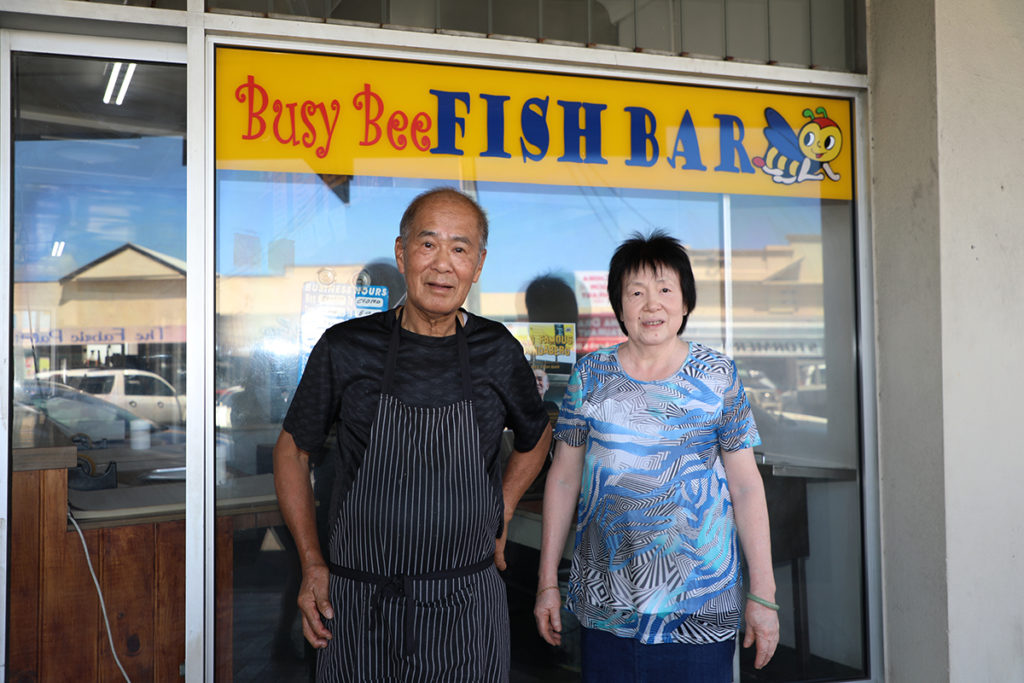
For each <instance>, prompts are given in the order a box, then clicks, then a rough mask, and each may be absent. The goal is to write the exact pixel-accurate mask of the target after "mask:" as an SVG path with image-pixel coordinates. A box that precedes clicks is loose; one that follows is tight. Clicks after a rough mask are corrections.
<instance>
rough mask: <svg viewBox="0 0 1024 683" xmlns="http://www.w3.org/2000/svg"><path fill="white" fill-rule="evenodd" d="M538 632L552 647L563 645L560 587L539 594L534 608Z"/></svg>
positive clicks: (547, 589) (550, 588) (548, 588)
mask: <svg viewBox="0 0 1024 683" xmlns="http://www.w3.org/2000/svg"><path fill="white" fill-rule="evenodd" d="M533 616H534V618H535V619H536V620H537V631H539V632H540V636H541V638H543V639H544V640H546V641H547V642H548V643H549V644H551V645H561V644H562V593H561V591H559V590H558V586H549V587H547V588H546V589H542V590H541V592H540V593H538V594H537V602H536V603H535V604H534V607H533Z"/></svg>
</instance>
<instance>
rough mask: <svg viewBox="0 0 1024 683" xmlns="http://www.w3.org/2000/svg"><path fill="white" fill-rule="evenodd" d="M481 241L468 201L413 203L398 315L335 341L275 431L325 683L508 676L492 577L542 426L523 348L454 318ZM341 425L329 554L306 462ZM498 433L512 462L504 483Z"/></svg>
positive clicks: (467, 317)
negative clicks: (510, 434) (511, 441)
mask: <svg viewBox="0 0 1024 683" xmlns="http://www.w3.org/2000/svg"><path fill="white" fill-rule="evenodd" d="M486 246H487V218H486V216H485V215H484V212H483V211H482V210H481V209H480V207H479V206H478V205H477V204H476V202H474V201H473V200H472V199H470V198H469V197H467V196H466V195H464V194H462V193H460V192H457V191H456V190H453V189H449V188H441V189H436V190H431V191H429V192H426V193H424V194H422V195H420V196H419V197H417V198H416V199H415V200H413V202H412V203H411V204H410V205H409V207H408V209H406V211H405V214H404V216H403V217H402V222H401V231H400V235H399V237H398V238H397V239H396V240H395V260H396V261H397V263H398V269H399V270H400V271H401V272H402V274H403V276H404V277H405V281H406V285H407V294H406V300H405V304H404V305H403V306H400V307H398V308H396V309H393V310H390V311H386V312H383V313H378V314H376V315H372V316H368V317H365V318H357V319H354V320H349V321H346V322H344V323H341V324H338V325H335V326H334V327H331V328H330V329H329V330H327V331H326V332H325V333H324V335H323V337H322V338H321V339H320V341H319V342H318V343H317V345H316V346H315V348H314V349H313V352H312V354H311V355H310V358H309V362H308V364H307V366H306V369H305V372H304V373H303V376H302V380H301V381H300V383H299V387H298V389H297V390H296V393H295V397H294V399H293V400H292V404H291V407H290V409H289V411H288V415H287V416H286V418H285V420H284V425H283V429H282V430H281V434H280V436H279V437H278V441H277V445H276V446H275V448H274V483H275V487H276V489H277V497H278V501H279V503H280V507H281V512H282V514H283V516H284V519H285V522H286V523H287V524H288V528H289V529H290V530H291V532H292V535H293V536H294V537H295V541H296V545H297V548H298V552H299V555H300V560H301V563H302V587H301V589H300V591H299V598H298V603H299V608H300V610H301V611H302V616H303V633H304V634H305V636H306V639H307V640H308V641H309V642H310V643H311V644H312V645H313V646H314V647H316V648H320V652H319V654H318V661H317V678H318V680H320V681H342V680H343V681H368V680H375V681H377V680H379V681H430V682H434V681H455V680H458V681H488V682H490V681H503V680H507V678H508V669H509V661H508V660H509V653H508V641H509V625H508V614H507V606H506V601H505V587H504V584H503V582H502V580H501V577H500V576H499V575H498V571H497V570H498V569H504V568H505V561H504V557H503V550H504V546H505V530H506V528H507V525H508V522H509V520H510V519H511V517H512V512H513V510H514V509H515V506H516V503H518V501H519V499H520V497H521V496H522V494H523V492H524V491H525V490H526V489H527V488H528V487H529V485H530V483H531V482H532V481H533V479H534V477H535V476H536V475H537V472H538V471H539V469H540V467H541V465H542V464H543V461H544V456H545V454H546V453H547V451H548V446H549V443H550V439H551V428H550V426H549V423H548V416H547V414H546V413H545V410H544V407H543V405H542V403H541V401H540V398H539V397H538V395H537V389H536V385H535V381H534V376H533V373H532V372H531V370H530V366H529V364H528V363H527V362H526V359H525V357H524V355H523V350H522V347H521V346H520V345H519V343H518V342H517V341H516V340H515V338H514V337H512V335H511V334H509V333H508V331H507V330H506V329H505V328H504V326H502V325H500V324H498V323H495V322H493V321H490V320H487V319H485V318H481V317H478V316H475V315H473V314H470V313H467V312H466V311H464V310H462V309H461V306H462V304H463V303H464V302H465V300H466V296H467V294H468V293H469V289H470V287H471V286H472V284H473V283H474V282H476V281H477V279H478V278H479V277H480V272H481V270H482V269H483V265H484V257H485V256H486V254H487V250H486ZM335 424H336V426H337V434H338V442H339V451H340V462H337V463H336V472H337V474H336V480H335V484H334V490H333V493H332V496H331V505H330V517H329V519H330V537H329V539H328V541H327V542H328V547H327V553H326V559H325V555H324V553H323V551H322V549H321V546H320V542H319V540H318V537H317V532H316V522H315V515H314V504H313V495H312V490H311V487H310V482H309V459H310V453H317V452H319V451H320V450H321V448H322V445H323V442H324V440H325V437H326V435H327V433H328V432H329V431H330V429H331V427H332V426H335ZM506 426H507V427H509V428H511V429H512V430H513V431H514V433H515V446H514V448H515V452H514V453H513V454H512V456H511V457H510V458H509V460H508V464H507V465H506V467H505V471H504V473H502V472H501V469H500V463H499V460H500V459H499V457H498V450H499V444H500V440H501V434H502V431H503V430H504V429H505V427H506Z"/></svg>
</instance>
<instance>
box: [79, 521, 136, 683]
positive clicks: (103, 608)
mask: <svg viewBox="0 0 1024 683" xmlns="http://www.w3.org/2000/svg"><path fill="white" fill-rule="evenodd" d="M68 519H70V520H71V523H72V524H73V525H74V527H75V531H77V532H78V537H79V538H80V539H82V549H83V550H84V551H85V561H86V563H87V564H88V565H89V573H90V574H92V582H93V584H95V585H96V594H97V595H99V596H100V610H101V611H102V612H103V623H104V624H106V626H107V640H108V641H110V652H111V653H112V654H113V655H114V661H115V662H117V668H118V669H120V670H121V675H122V676H124V680H125V681H127V682H128V683H132V679H130V678H128V674H127V673H126V672H125V670H124V667H123V666H121V660H120V659H118V657H117V650H115V649H114V636H113V635H112V634H111V633H110V619H108V618H107V605H106V603H104V602H103V591H102V590H100V582H99V579H97V578H96V572H95V570H93V568H92V560H91V559H89V546H87V545H86V544H85V534H83V533H82V528H81V527H80V526H78V522H76V521H75V518H74V517H73V516H72V515H71V510H68Z"/></svg>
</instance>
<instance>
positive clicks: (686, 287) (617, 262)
mask: <svg viewBox="0 0 1024 683" xmlns="http://www.w3.org/2000/svg"><path fill="white" fill-rule="evenodd" d="M662 268H672V269H673V270H675V271H676V273H677V274H678V275H679V285H680V287H681V289H682V297H683V304H684V305H685V306H686V314H685V315H683V324H682V325H680V326H679V331H678V332H676V334H677V335H678V334H682V333H683V330H684V329H686V321H687V320H689V319H690V313H692V312H693V309H694V307H695V306H696V305H697V285H696V284H695V283H694V281H693V268H692V267H691V266H690V257H689V256H688V255H687V253H686V248H685V247H683V245H682V244H680V243H679V240H677V239H676V238H674V237H670V236H669V235H668V233H666V232H664V231H662V230H655V231H654V232H652V233H651V234H650V235H649V236H648V237H644V236H643V235H641V234H640V233H638V232H636V233H633V235H632V236H631V237H630V238H629V239H628V240H626V241H625V242H623V243H622V244H620V245H619V248H618V249H616V250H615V253H614V254H612V260H611V263H609V264H608V299H609V300H610V302H611V305H612V310H613V311H615V319H616V320H618V321H619V327H621V328H622V333H623V334H625V335H626V336H629V332H627V331H626V325H625V323H623V322H622V286H623V283H624V282H625V280H626V277H628V276H630V275H633V274H634V273H638V272H640V271H642V270H651V271H652V272H655V273H656V272H658V271H659V270H661V269H662Z"/></svg>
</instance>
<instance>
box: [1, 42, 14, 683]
mask: <svg viewBox="0 0 1024 683" xmlns="http://www.w3.org/2000/svg"><path fill="white" fill-rule="evenodd" d="M0 74H4V76H5V77H4V78H3V79H0V80H2V81H3V83H4V84H5V85H4V87H2V88H0V177H2V178H4V180H3V181H0V222H2V223H3V229H2V230H0V233H2V237H0V275H2V276H3V278H4V280H3V281H4V282H7V283H8V286H6V287H4V288H3V291H2V292H0V302H2V303H3V310H4V315H5V316H6V318H5V322H4V324H3V325H0V348H3V349H5V350H6V351H7V352H6V353H2V354H0V372H2V373H3V382H2V384H3V386H2V387H0V410H2V411H3V414H4V415H5V416H6V415H10V412H9V409H10V405H11V353H10V349H11V320H12V318H11V303H12V302H11V290H12V287H11V286H10V282H11V241H12V235H11V230H12V226H13V224H14V221H13V216H12V215H11V210H12V202H11V182H12V180H13V176H14V173H13V170H14V169H13V168H11V164H12V161H13V159H12V155H11V145H12V144H13V142H12V140H13V137H14V135H13V131H12V130H11V127H12V119H11V84H12V83H13V80H14V79H13V78H10V76H12V75H13V74H12V73H11V41H10V34H9V33H8V32H7V31H6V30H4V29H0ZM4 422H5V423H6V419H5V420H4ZM10 452H11V450H10V441H9V439H8V430H7V429H0V453H10ZM10 483H11V459H10V458H4V459H3V463H2V464H0V548H3V549H4V552H3V553H0V581H2V582H3V585H2V588H3V591H2V592H0V615H5V616H6V615H7V610H8V604H7V587H8V579H9V570H10V568H9V565H8V562H7V559H8V554H7V552H6V549H7V548H8V547H10V538H9V529H10V528H11V525H10V517H9V514H8V509H9V497H8V491H9V490H10ZM5 616H4V617H0V679H3V680H6V678H7V671H6V662H7V619H6V618H5Z"/></svg>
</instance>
